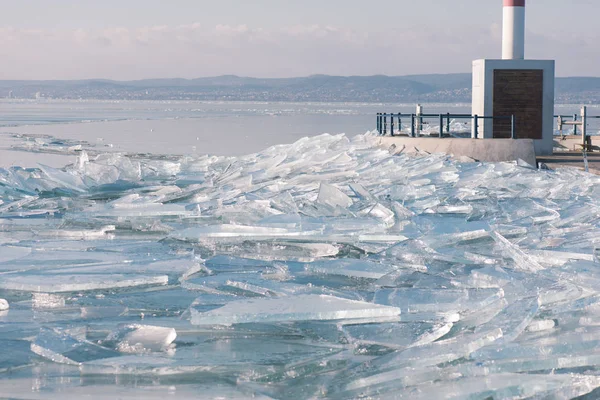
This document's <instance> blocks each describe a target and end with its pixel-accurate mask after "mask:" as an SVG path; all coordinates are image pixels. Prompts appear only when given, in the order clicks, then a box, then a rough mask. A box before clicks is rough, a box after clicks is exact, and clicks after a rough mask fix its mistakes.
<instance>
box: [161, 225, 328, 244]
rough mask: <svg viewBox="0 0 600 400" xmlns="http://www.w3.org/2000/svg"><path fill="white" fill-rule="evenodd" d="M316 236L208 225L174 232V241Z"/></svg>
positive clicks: (254, 228) (244, 227)
mask: <svg viewBox="0 0 600 400" xmlns="http://www.w3.org/2000/svg"><path fill="white" fill-rule="evenodd" d="M313 234H318V232H310V231H308V232H300V231H292V230H288V229H282V228H269V227H262V226H245V225H210V226H203V227H199V228H188V229H184V230H181V231H177V232H174V233H173V234H172V235H171V236H172V237H173V238H175V239H180V240H185V241H190V242H197V241H200V240H202V239H209V238H257V239H260V238H271V237H273V238H283V237H302V236H308V235H313Z"/></svg>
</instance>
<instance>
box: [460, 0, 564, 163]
mask: <svg viewBox="0 0 600 400" xmlns="http://www.w3.org/2000/svg"><path fill="white" fill-rule="evenodd" d="M497 1H498V0H497ZM525 1H526V0H502V58H501V59H481V60H475V61H473V98H472V114H473V115H478V116H480V117H487V118H482V119H480V122H479V125H478V129H473V137H477V138H478V139H511V138H513V135H512V133H513V130H512V129H511V125H512V123H511V120H512V121H513V122H514V136H515V137H514V138H516V139H531V140H533V144H534V147H535V152H536V155H550V154H552V150H553V147H554V138H553V136H554V76H555V66H554V64H555V63H554V60H529V59H526V58H525V22H526V21H525V16H526V13H525ZM491 117H495V118H491ZM476 132H477V133H479V134H478V135H477V136H475V133H476Z"/></svg>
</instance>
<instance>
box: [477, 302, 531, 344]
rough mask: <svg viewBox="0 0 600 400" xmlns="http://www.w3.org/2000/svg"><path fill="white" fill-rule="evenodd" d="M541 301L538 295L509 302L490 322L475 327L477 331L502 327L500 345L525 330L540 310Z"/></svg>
mask: <svg viewBox="0 0 600 400" xmlns="http://www.w3.org/2000/svg"><path fill="white" fill-rule="evenodd" d="M539 307H540V301H539V298H538V297H537V296H532V297H526V298H523V299H520V300H517V301H515V302H514V303H512V304H509V305H508V306H507V307H506V308H505V309H504V310H502V311H501V312H500V313H499V314H498V315H496V316H495V317H494V318H492V319H491V320H490V321H489V322H487V323H485V324H483V325H479V326H478V327H476V328H475V332H476V333H480V332H486V331H491V330H494V329H501V330H502V333H503V336H502V339H500V340H499V341H498V343H499V344H498V345H505V344H507V343H510V342H512V341H514V340H515V339H516V338H517V337H519V335H520V334H522V333H523V331H525V329H526V328H527V327H528V326H529V324H530V323H531V322H532V321H533V318H534V317H535V316H536V314H537V313H538V311H539Z"/></svg>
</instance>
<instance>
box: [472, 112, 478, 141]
mask: <svg viewBox="0 0 600 400" xmlns="http://www.w3.org/2000/svg"><path fill="white" fill-rule="evenodd" d="M473 135H474V136H475V139H479V137H478V136H479V116H477V114H475V115H474V116H473Z"/></svg>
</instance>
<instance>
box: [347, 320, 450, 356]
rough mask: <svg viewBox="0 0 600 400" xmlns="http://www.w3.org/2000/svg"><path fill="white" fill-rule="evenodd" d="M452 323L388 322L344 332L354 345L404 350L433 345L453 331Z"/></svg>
mask: <svg viewBox="0 0 600 400" xmlns="http://www.w3.org/2000/svg"><path fill="white" fill-rule="evenodd" d="M452 326H453V324H452V323H438V324H436V323H427V322H387V323H379V324H361V325H345V326H343V327H342V331H343V332H344V333H345V334H346V335H347V337H348V341H349V342H350V343H352V344H361V345H364V344H366V345H377V346H384V347H389V348H393V349H397V350H400V349H404V348H407V347H412V346H422V345H425V344H428V343H432V342H434V341H436V340H438V339H439V338H441V337H443V336H445V335H446V334H447V333H448V332H450V330H451V329H452Z"/></svg>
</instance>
